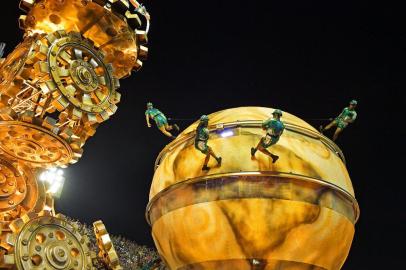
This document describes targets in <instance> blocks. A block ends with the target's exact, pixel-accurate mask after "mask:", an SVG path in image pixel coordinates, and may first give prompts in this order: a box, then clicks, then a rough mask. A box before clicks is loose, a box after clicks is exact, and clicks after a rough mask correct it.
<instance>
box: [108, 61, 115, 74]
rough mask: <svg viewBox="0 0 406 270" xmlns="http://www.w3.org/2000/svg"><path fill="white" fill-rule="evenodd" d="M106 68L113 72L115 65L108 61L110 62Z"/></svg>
mask: <svg viewBox="0 0 406 270" xmlns="http://www.w3.org/2000/svg"><path fill="white" fill-rule="evenodd" d="M106 69H107V71H108V72H110V73H113V72H114V67H113V65H112V64H111V63H108V64H107V65H106Z"/></svg>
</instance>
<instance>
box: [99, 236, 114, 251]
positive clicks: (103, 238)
mask: <svg viewBox="0 0 406 270" xmlns="http://www.w3.org/2000/svg"><path fill="white" fill-rule="evenodd" d="M100 240H101V243H102V244H103V246H104V248H105V250H110V249H111V239H110V236H109V234H108V233H106V234H103V235H101V236H100Z"/></svg>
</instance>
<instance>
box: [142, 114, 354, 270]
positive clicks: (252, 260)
mask: <svg viewBox="0 0 406 270" xmlns="http://www.w3.org/2000/svg"><path fill="white" fill-rule="evenodd" d="M272 112H273V109H271V108H259V107H242V108H235V109H229V110H224V111H220V112H217V113H214V114H211V115H209V118H210V121H209V125H210V130H211V133H210V140H209V142H208V145H209V146H211V147H212V149H213V150H214V152H215V153H216V154H217V155H219V156H221V157H222V158H223V164H222V166H221V167H218V166H216V162H215V160H213V159H211V161H210V162H209V166H210V167H211V169H210V171H208V172H203V171H202V170H201V168H202V165H203V159H204V155H203V154H201V153H200V152H199V151H197V150H196V149H195V148H194V145H193V131H194V129H195V128H196V123H195V124H193V125H192V126H190V127H189V128H187V129H186V130H185V131H184V132H183V133H181V134H180V135H179V136H178V138H177V139H176V140H175V141H174V142H172V143H171V144H170V145H168V146H167V147H166V148H165V149H164V151H163V152H162V153H161V155H160V156H159V162H158V163H157V164H158V165H159V166H158V167H157V168H156V171H155V174H154V178H153V182H152V185H151V190H150V204H149V206H148V209H147V216H148V219H149V221H150V222H151V225H152V234H153V238H154V241H155V243H156V246H157V248H158V251H159V253H160V254H161V256H162V257H163V258H164V259H165V261H166V262H167V264H168V265H169V267H170V268H171V269H173V270H175V269H177V270H186V269H188V270H190V269H199V270H200V269H208V270H209V269H210V270H211V269H216V270H219V269H224V270H229V269H233V270H245V269H247V270H248V269H261V270H262V269H266V270H310V269H312V270H338V269H340V268H341V266H342V265H343V264H344V262H345V259H346V257H347V255H348V252H349V250H350V247H351V243H352V239H353V236H354V223H355V221H356V219H357V217H358V215H359V212H358V206H357V203H356V201H355V198H354V190H353V187H352V184H351V180H350V177H349V175H348V172H347V169H346V166H345V164H344V163H343V161H342V160H341V158H340V157H339V156H338V155H337V153H336V152H335V151H336V150H337V149H335V148H334V147H336V146H335V145H334V144H333V143H332V142H329V141H328V140H325V139H324V138H323V139H322V137H321V135H320V134H318V132H317V131H316V130H315V129H314V128H313V127H311V126H310V125H309V124H307V123H306V122H304V121H303V120H301V119H299V118H297V117H295V116H293V115H291V114H288V113H286V112H284V113H283V117H282V119H281V120H282V121H283V122H284V123H285V124H286V125H287V126H289V128H287V129H286V130H285V132H284V133H283V135H282V137H281V138H280V140H279V142H278V143H277V144H276V145H274V146H272V147H270V148H269V150H270V151H271V152H272V153H274V154H276V155H278V156H279V157H280V159H279V160H278V161H277V162H276V163H275V164H273V163H272V160H271V159H270V158H269V157H268V156H265V155H264V154H262V153H260V152H257V153H256V157H255V158H252V157H251V154H250V149H251V147H253V146H256V145H257V143H258V141H259V140H260V138H261V137H262V136H264V133H265V131H264V130H262V129H261V128H260V125H259V123H261V121H263V120H265V119H267V118H269V117H271V113H272ZM250 121H253V122H256V125H249V124H248V125H246V124H244V125H237V126H236V127H232V128H230V129H229V130H231V131H232V132H233V135H232V136H230V137H225V138H223V137H222V136H221V131H222V129H221V124H226V126H227V124H229V123H235V122H244V123H249V122H250ZM338 151H339V149H338Z"/></svg>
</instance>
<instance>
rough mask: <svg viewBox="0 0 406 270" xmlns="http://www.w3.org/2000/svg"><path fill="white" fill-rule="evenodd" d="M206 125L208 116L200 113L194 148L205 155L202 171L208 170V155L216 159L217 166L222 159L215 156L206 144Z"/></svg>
mask: <svg viewBox="0 0 406 270" xmlns="http://www.w3.org/2000/svg"><path fill="white" fill-rule="evenodd" d="M208 125H209V117H208V116H207V115H202V117H200V123H199V125H198V126H197V128H196V137H195V148H196V149H197V150H199V151H200V152H202V153H203V154H205V155H206V158H205V159H204V165H203V168H202V170H203V171H208V170H210V167H208V166H207V164H208V163H209V160H210V156H212V157H214V158H215V159H216V161H217V164H218V166H221V160H222V159H221V157H217V156H216V154H214V152H213V150H212V149H211V147H210V146H208V145H207V141H208V140H209V130H208V128H207V127H208Z"/></svg>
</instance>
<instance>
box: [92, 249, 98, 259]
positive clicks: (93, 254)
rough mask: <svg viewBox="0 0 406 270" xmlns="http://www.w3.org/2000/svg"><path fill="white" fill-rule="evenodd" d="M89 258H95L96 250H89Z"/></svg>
mask: <svg viewBox="0 0 406 270" xmlns="http://www.w3.org/2000/svg"><path fill="white" fill-rule="evenodd" d="M90 258H91V259H92V260H94V259H96V258H97V255H96V252H94V251H93V250H92V251H90Z"/></svg>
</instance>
